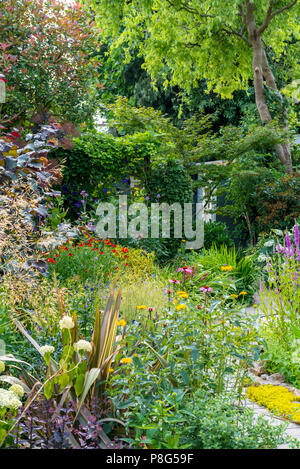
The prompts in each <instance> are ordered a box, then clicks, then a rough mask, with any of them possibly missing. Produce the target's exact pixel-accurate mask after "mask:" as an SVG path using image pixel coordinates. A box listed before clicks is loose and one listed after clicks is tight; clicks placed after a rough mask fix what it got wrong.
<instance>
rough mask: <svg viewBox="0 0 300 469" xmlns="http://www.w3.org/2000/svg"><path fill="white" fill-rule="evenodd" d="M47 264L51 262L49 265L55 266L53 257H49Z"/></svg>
mask: <svg viewBox="0 0 300 469" xmlns="http://www.w3.org/2000/svg"><path fill="white" fill-rule="evenodd" d="M47 262H49V264H54V262H55V260H54V259H52V258H51V257H49V258H48V259H47Z"/></svg>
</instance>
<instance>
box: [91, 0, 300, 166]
mask: <svg viewBox="0 0 300 469" xmlns="http://www.w3.org/2000/svg"><path fill="white" fill-rule="evenodd" d="M83 1H84V2H85V3H86V4H89V5H90V6H92V7H93V8H94V9H95V11H96V14H97V16H98V20H99V22H100V23H101V26H102V27H103V29H104V34H106V35H107V36H108V37H114V38H115V40H114V41H113V43H112V46H111V47H112V49H113V48H115V47H119V46H120V45H122V47H124V50H125V52H126V54H125V57H126V59H125V60H128V61H129V60H130V51H131V50H133V49H132V48H133V47H137V48H138V49H139V54H140V55H141V56H143V57H144V61H145V62H144V67H145V68H146V69H147V71H148V72H149V74H150V76H151V78H152V80H153V82H155V81H156V80H157V79H158V78H160V79H161V77H163V78H164V84H165V86H169V85H172V86H175V85H178V86H180V87H181V88H182V89H184V90H188V91H189V90H190V89H191V88H193V87H195V86H197V85H198V82H199V80H201V79H203V78H204V79H205V80H206V81H207V86H208V90H213V91H214V92H216V93H218V94H220V95H221V96H222V97H224V98H230V97H232V93H233V92H234V91H235V90H240V89H247V88H248V86H249V80H250V79H251V80H253V82H254V87H255V98H256V105H257V109H258V112H259V114H260V117H261V120H262V121H263V122H269V121H271V120H272V119H274V118H276V117H277V118H278V117H280V118H281V119H282V121H283V122H282V125H285V124H284V120H285V116H284V114H285V112H284V110H285V106H284V100H283V99H282V96H281V95H280V93H279V91H278V86H277V83H276V80H275V78H274V74H273V71H272V69H271V67H270V65H269V63H270V59H272V60H280V61H281V63H282V66H283V67H285V75H286V78H287V79H288V77H289V76H290V75H292V70H295V69H296V68H298V67H299V66H298V63H297V60H298V57H297V50H298V42H297V39H298V38H299V21H297V18H298V17H299V2H297V0H294V1H292V0H290V1H288V0H228V1H227V2H224V1H222V0H131V1H128V0H101V1H100V2H99V1H97V0H83ZM287 45H288V47H287ZM266 86H267V87H268V88H270V89H272V90H273V92H274V100H275V101H276V100H277V102H278V106H277V111H275V112H273V113H272V112H271V110H270V107H269V105H268V103H267V100H266V96H265V89H266ZM276 151H277V155H278V157H279V159H280V161H281V162H282V164H283V165H285V167H286V169H287V171H288V172H291V170H292V163H291V154H290V148H289V143H288V142H286V143H285V144H282V145H277V146H276Z"/></svg>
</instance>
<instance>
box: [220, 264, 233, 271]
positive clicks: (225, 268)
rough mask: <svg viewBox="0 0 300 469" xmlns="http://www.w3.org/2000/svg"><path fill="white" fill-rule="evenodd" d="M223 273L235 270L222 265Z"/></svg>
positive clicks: (230, 266)
mask: <svg viewBox="0 0 300 469" xmlns="http://www.w3.org/2000/svg"><path fill="white" fill-rule="evenodd" d="M221 270H222V272H231V271H232V270H233V267H232V265H222V267H221Z"/></svg>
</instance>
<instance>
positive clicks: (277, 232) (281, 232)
mask: <svg viewBox="0 0 300 469" xmlns="http://www.w3.org/2000/svg"><path fill="white" fill-rule="evenodd" d="M272 231H273V233H275V234H276V235H277V236H283V231H281V230H275V229H274V228H273V229H272Z"/></svg>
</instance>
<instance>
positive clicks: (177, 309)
mask: <svg viewBox="0 0 300 469" xmlns="http://www.w3.org/2000/svg"><path fill="white" fill-rule="evenodd" d="M185 308H186V305H185V304H181V305H177V306H176V311H181V310H182V309H185Z"/></svg>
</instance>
